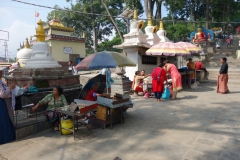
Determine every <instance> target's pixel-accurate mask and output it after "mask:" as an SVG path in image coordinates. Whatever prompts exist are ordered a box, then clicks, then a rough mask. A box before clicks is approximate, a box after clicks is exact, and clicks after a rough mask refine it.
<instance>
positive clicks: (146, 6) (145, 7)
mask: <svg viewBox="0 0 240 160" xmlns="http://www.w3.org/2000/svg"><path fill="white" fill-rule="evenodd" d="M144 9H145V14H146V16H147V17H148V12H149V8H148V0H144ZM151 14H152V13H151Z"/></svg>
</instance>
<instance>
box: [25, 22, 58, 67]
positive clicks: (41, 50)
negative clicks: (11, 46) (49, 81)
mask: <svg viewBox="0 0 240 160" xmlns="http://www.w3.org/2000/svg"><path fill="white" fill-rule="evenodd" d="M37 24H38V27H37V29H36V35H35V37H36V41H37V42H36V43H34V44H33V46H32V48H33V52H32V54H31V58H30V59H29V61H28V62H27V63H26V65H25V66H24V67H25V68H55V67H61V65H59V64H58V63H57V62H56V61H55V60H54V58H53V57H52V54H51V53H50V46H49V44H47V43H46V42H45V37H46V36H45V32H44V29H43V22H42V21H41V20H39V21H38V23H37Z"/></svg>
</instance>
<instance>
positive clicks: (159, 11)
mask: <svg viewBox="0 0 240 160" xmlns="http://www.w3.org/2000/svg"><path fill="white" fill-rule="evenodd" d="M156 6H157V10H156V19H162V1H157V2H156Z"/></svg>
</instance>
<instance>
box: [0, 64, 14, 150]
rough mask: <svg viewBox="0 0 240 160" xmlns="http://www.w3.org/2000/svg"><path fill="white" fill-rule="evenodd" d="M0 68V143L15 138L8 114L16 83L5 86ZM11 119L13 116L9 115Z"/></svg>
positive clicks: (9, 113)
mask: <svg viewBox="0 0 240 160" xmlns="http://www.w3.org/2000/svg"><path fill="white" fill-rule="evenodd" d="M3 69H4V68H2V67H1V68H0V145H1V144H4V143H8V142H11V141H14V140H15V129H14V125H13V122H12V120H11V118H10V115H13V111H12V110H11V101H10V100H11V98H10V97H11V90H12V89H14V88H15V86H16V85H14V84H12V85H11V86H9V87H7V86H6V85H5V83H4V82H3V81H2V70H3ZM11 117H12V119H13V116H11Z"/></svg>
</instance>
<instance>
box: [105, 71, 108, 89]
mask: <svg viewBox="0 0 240 160" xmlns="http://www.w3.org/2000/svg"><path fill="white" fill-rule="evenodd" d="M105 75H106V88H107V94H108V86H107V85H108V79H107V69H106V70H105Z"/></svg>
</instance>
